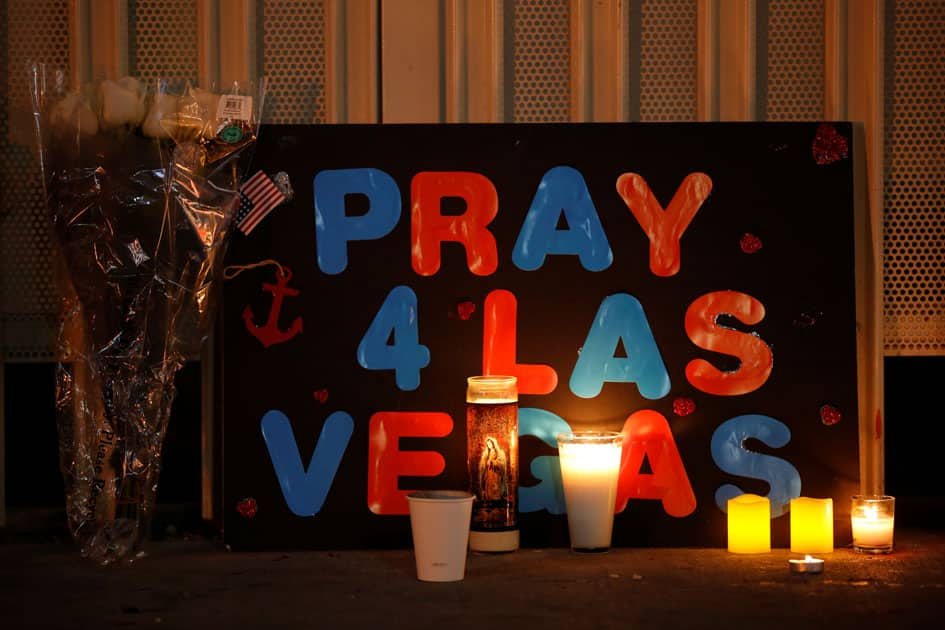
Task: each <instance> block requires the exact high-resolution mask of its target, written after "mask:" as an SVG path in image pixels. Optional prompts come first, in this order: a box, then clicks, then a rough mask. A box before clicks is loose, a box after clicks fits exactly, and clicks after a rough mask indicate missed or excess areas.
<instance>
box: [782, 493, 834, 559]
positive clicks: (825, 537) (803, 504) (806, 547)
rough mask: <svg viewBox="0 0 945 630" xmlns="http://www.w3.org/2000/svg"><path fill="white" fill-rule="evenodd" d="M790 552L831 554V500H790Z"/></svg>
mask: <svg viewBox="0 0 945 630" xmlns="http://www.w3.org/2000/svg"><path fill="white" fill-rule="evenodd" d="M791 551H793V552H794V553H804V554H808V553H833V499H811V498H808V497H799V498H797V499H791Z"/></svg>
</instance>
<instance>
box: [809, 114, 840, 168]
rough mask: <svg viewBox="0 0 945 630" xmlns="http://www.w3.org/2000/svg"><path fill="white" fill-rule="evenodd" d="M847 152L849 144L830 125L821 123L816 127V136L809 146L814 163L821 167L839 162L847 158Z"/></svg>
mask: <svg viewBox="0 0 945 630" xmlns="http://www.w3.org/2000/svg"><path fill="white" fill-rule="evenodd" d="M849 150H850V144H849V142H847V139H846V138H844V137H843V136H841V135H840V134H839V133H838V132H837V129H836V127H834V126H833V125H831V124H830V123H821V125H820V126H819V127H817V135H815V136H814V142H813V143H812V144H811V151H812V153H813V154H814V162H816V163H817V164H819V165H821V166H823V165H825V164H833V163H834V162H839V161H840V160H842V159H843V158H845V157H847V153H848V152H849Z"/></svg>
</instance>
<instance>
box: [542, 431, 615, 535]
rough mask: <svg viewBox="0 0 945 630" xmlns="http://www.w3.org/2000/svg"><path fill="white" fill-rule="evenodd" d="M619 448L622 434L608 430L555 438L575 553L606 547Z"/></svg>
mask: <svg viewBox="0 0 945 630" xmlns="http://www.w3.org/2000/svg"><path fill="white" fill-rule="evenodd" d="M622 447H623V435H622V434H620V433H616V432H612V431H577V432H574V433H561V434H559V435H558V456H559V458H560V462H561V482H562V484H563V485H564V502H565V507H566V509H567V512H568V531H569V533H570V537H571V548H572V549H574V550H575V551H606V550H607V549H609V548H610V541H611V535H612V533H613V526H614V507H615V504H616V501H617V480H618V477H619V474H620V453H621V449H622Z"/></svg>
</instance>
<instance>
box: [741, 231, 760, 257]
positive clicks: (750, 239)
mask: <svg viewBox="0 0 945 630" xmlns="http://www.w3.org/2000/svg"><path fill="white" fill-rule="evenodd" d="M738 244H739V246H740V247H741V248H742V251H743V252H745V253H746V254H754V253H755V252H757V251H758V250H759V249H761V246H762V243H761V239H760V238H758V237H757V236H755V235H754V234H751V233H750V232H745V233H744V234H742V238H741V240H740V241H739V243H738Z"/></svg>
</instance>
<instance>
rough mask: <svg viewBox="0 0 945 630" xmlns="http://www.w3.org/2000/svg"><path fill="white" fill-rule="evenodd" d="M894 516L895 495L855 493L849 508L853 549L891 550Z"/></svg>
mask: <svg viewBox="0 0 945 630" xmlns="http://www.w3.org/2000/svg"><path fill="white" fill-rule="evenodd" d="M895 517H896V499H895V497H891V496H887V495H877V494H858V495H855V496H854V497H853V503H852V506H851V509H850V520H851V524H852V525H853V549H854V551H859V552H860V553H889V552H891V551H892V550H893V529H894V525H895Z"/></svg>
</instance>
